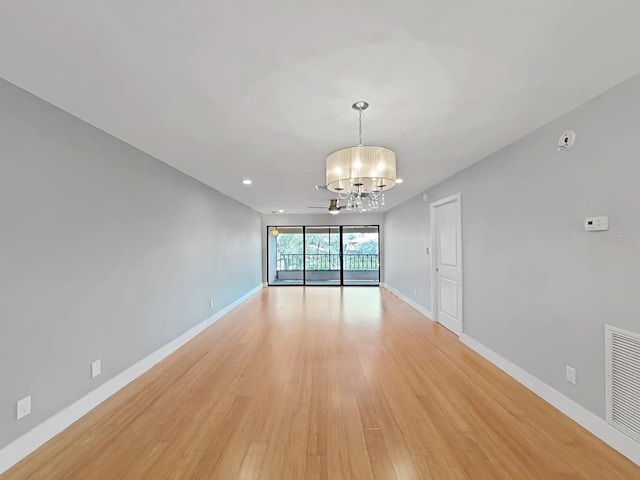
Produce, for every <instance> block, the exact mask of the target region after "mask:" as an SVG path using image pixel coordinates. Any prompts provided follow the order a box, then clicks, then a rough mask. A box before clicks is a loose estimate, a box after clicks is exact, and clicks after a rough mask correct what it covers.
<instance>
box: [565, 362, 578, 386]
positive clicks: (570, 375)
mask: <svg viewBox="0 0 640 480" xmlns="http://www.w3.org/2000/svg"><path fill="white" fill-rule="evenodd" d="M566 378H567V382H569V383H573V384H574V385H575V384H576V369H575V368H573V367H570V366H569V365H567V371H566Z"/></svg>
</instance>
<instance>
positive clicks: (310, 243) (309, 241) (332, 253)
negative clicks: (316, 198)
mask: <svg viewBox="0 0 640 480" xmlns="http://www.w3.org/2000/svg"><path fill="white" fill-rule="evenodd" d="M304 245H305V246H304V249H305V250H304V253H305V256H304V257H305V285H340V281H341V275H340V273H341V262H340V227H329V226H327V227H306V228H305V237H304Z"/></svg>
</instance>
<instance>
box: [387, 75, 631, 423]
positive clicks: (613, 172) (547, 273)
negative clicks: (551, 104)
mask: <svg viewBox="0 0 640 480" xmlns="http://www.w3.org/2000/svg"><path fill="white" fill-rule="evenodd" d="M565 129H573V130H575V131H576V133H577V140H576V144H575V146H574V147H573V148H572V149H571V150H568V151H565V152H558V151H556V145H557V141H558V137H559V136H560V134H561V133H562V132H563V131H564V130H565ZM638 131H640V76H636V77H634V78H632V79H630V80H628V81H627V82H625V83H623V84H621V85H619V86H617V87H615V88H613V89H612V90H610V91H608V92H606V93H605V94H603V95H601V96H599V97H597V98H595V99H593V100H592V101H590V102H588V103H586V104H585V105H583V106H581V107H579V108H577V109H576V110H574V111H572V112H569V113H568V114H566V115H564V116H563V117H561V118H559V119H557V120H555V121H553V122H551V123H550V124H548V125H546V126H544V127H543V128H541V129H539V130H537V131H535V132H533V133H531V134H530V135H528V136H526V137H524V138H522V139H520V140H518V141H516V142H515V143H513V144H511V145H509V146H508V147H506V148H504V149H502V150H500V151H499V152H497V153H495V154H493V155H491V156H489V157H488V158H486V159H484V160H483V161H481V162H479V163H476V164H475V165H473V166H471V167H469V168H467V169H466V170H464V171H462V172H461V173H459V174H457V175H455V176H454V177H452V178H450V179H448V180H446V181H444V182H442V183H441V184H439V185H437V186H435V187H434V188H432V189H430V190H429V191H428V193H429V196H430V198H429V201H430V202H431V201H435V200H438V199H441V198H443V197H446V196H448V195H451V194H454V193H457V192H461V193H462V217H463V258H464V288H465V292H464V313H465V317H464V331H465V333H466V334H468V335H470V336H471V337H473V338H475V339H476V340H478V341H480V342H481V343H482V344H484V345H485V346H487V347H489V348H491V349H492V350H494V351H495V352H497V353H499V354H500V355H502V356H503V357H505V358H507V359H508V360H510V361H512V362H514V363H515V364H517V365H518V366H520V367H521V368H523V369H524V370H526V371H528V372H529V373H531V374H533V375H535V376H536V377H537V378H539V379H541V380H543V381H544V382H546V383H547V384H549V385H550V386H552V387H553V388H555V389H556V390H558V391H560V392H561V393H563V394H564V395H566V396H568V397H570V398H572V399H573V400H575V401H576V402H577V403H579V404H580V405H582V406H584V407H585V408H587V409H589V410H590V411H592V412H594V413H595V414H597V415H599V416H600V417H603V418H604V413H605V386H604V385H605V374H604V325H605V324H606V323H610V324H612V325H615V326H618V327H621V328H625V329H628V330H631V331H635V332H640V295H638V285H639V281H638V273H639V272H640V215H639V211H640V188H638V179H640V162H639V161H638V159H639V157H640V144H639V143H638ZM595 215H608V216H609V221H610V229H609V231H608V232H586V231H585V230H584V228H583V222H584V218H585V217H587V216H595ZM428 216H429V212H428V203H426V202H423V201H422V195H420V196H418V197H416V198H414V199H412V200H410V201H409V202H406V203H405V204H403V205H401V206H399V207H396V208H395V209H393V210H391V211H390V212H388V213H387V214H385V232H386V238H385V255H386V281H387V282H388V283H389V284H391V286H393V287H395V288H397V289H398V290H400V291H401V292H402V293H403V294H404V295H406V296H408V297H411V298H412V297H413V288H417V289H418V291H419V297H418V299H417V300H418V301H419V302H420V303H421V304H422V305H424V306H425V307H427V308H429V309H430V308H431V298H430V288H431V283H430V278H429V275H428V265H429V258H428V256H427V255H426V252H425V249H424V248H425V247H426V245H428V241H429V240H428V234H429V227H428ZM567 364H569V365H572V366H574V367H575V368H576V369H577V377H578V384H577V385H571V384H569V383H567V382H566V381H565V380H564V375H565V365H567Z"/></svg>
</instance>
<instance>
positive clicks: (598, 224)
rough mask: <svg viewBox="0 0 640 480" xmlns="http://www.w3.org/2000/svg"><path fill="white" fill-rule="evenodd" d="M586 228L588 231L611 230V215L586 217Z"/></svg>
mask: <svg viewBox="0 0 640 480" xmlns="http://www.w3.org/2000/svg"><path fill="white" fill-rule="evenodd" d="M584 229H585V230H586V231H587V232H601V231H603V230H609V217H587V218H585V219H584Z"/></svg>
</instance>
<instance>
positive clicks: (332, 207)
mask: <svg viewBox="0 0 640 480" xmlns="http://www.w3.org/2000/svg"><path fill="white" fill-rule="evenodd" d="M307 208H323V209H324V208H326V209H327V210H328V211H329V213H331V214H332V215H337V214H338V213H340V210H342V209H343V208H344V207H341V206H339V205H338V199H337V198H332V199H331V200H329V208H327V207H307Z"/></svg>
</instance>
